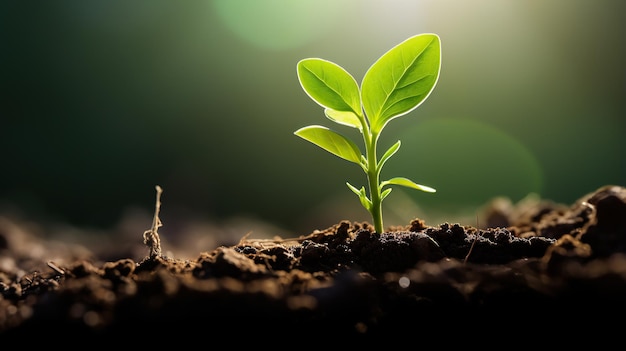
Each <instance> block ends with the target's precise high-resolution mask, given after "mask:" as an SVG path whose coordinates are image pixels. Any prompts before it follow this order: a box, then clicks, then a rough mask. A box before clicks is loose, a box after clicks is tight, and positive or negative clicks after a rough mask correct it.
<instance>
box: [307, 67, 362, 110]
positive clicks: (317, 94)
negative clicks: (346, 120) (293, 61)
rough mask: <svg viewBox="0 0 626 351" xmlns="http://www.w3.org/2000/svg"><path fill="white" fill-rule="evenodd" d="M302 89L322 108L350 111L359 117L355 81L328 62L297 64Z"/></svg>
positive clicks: (359, 108) (358, 96)
mask: <svg viewBox="0 0 626 351" xmlns="http://www.w3.org/2000/svg"><path fill="white" fill-rule="evenodd" d="M297 70H298V79H299V81H300V85H301V86H302V89H304V91H305V92H306V93H307V94H308V95H309V97H310V98H311V99H313V100H314V101H315V102H317V103H318V104H319V105H321V106H322V107H324V108H329V109H332V110H336V111H352V112H354V113H355V114H357V115H359V116H361V115H362V111H361V95H360V91H359V85H358V84H357V82H356V80H355V79H354V78H353V77H352V76H351V75H350V73H348V72H347V71H346V70H345V69H343V68H342V67H340V66H338V65H337V64H335V63H332V62H330V61H326V60H322V59H318V58H308V59H303V60H300V61H299V62H298V64H297Z"/></svg>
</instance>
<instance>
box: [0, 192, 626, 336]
mask: <svg viewBox="0 0 626 351" xmlns="http://www.w3.org/2000/svg"><path fill="white" fill-rule="evenodd" d="M157 208H158V206H157ZM155 212H156V213H157V214H158V210H157V211H155ZM484 218H485V221H486V222H485V225H484V226H483V227H482V228H476V227H472V226H461V225H459V224H454V223H443V224H439V225H435V226H429V225H427V224H426V223H424V222H423V221H422V220H420V219H414V220H412V221H411V222H410V223H409V224H408V225H406V226H405V227H398V228H389V230H388V231H387V232H385V233H380V234H378V233H375V232H374V231H373V226H371V225H370V224H368V223H355V222H350V221H342V222H340V223H337V224H336V225H333V226H332V227H329V228H327V229H325V230H319V231H314V232H312V233H310V234H308V235H302V236H294V237H293V238H282V239H281V238H276V239H253V238H249V237H247V236H246V235H242V236H241V240H240V241H239V242H238V243H237V244H235V245H220V246H218V247H215V248H214V249H212V250H211V251H206V252H197V257H196V258H195V259H191V260H188V259H177V258H176V257H167V256H165V255H162V254H161V251H160V247H158V244H159V243H158V242H155V240H156V241H158V231H157V230H148V231H146V233H144V236H145V237H146V243H144V242H142V233H140V232H139V233H137V236H136V239H137V242H138V244H139V245H141V247H142V249H143V250H144V251H143V252H144V253H145V255H146V256H145V258H143V259H140V260H134V259H132V256H130V254H129V256H128V258H121V259H115V260H109V259H108V258H107V257H112V256H107V255H105V254H103V250H102V248H100V250H98V249H97V248H95V247H94V248H85V247H82V246H81V247H75V246H71V244H70V243H68V245H67V247H58V245H51V244H49V243H48V242H46V240H47V239H45V238H40V237H36V236H28V237H27V235H26V234H25V232H26V230H23V228H20V226H19V225H18V224H16V223H10V222H9V221H7V220H5V221H4V222H0V224H2V225H0V293H1V295H0V341H1V342H3V343H4V342H5V341H15V342H19V343H20V345H22V346H24V347H26V346H29V345H34V343H37V342H43V343H46V344H50V345H52V344H56V343H58V342H62V341H63V340H65V341H69V340H72V339H73V338H76V337H77V336H80V337H81V338H88V337H92V338H93V339H94V340H98V341H97V342H98V345H99V346H105V345H111V346H114V345H116V344H117V345H119V343H120V338H133V339H134V340H138V341H140V342H141V343H143V345H144V346H149V345H156V346H159V345H160V346H163V345H165V344H162V343H167V342H171V341H173V340H175V339H178V340H180V339H184V340H187V341H192V342H202V341H205V342H209V341H211V342H214V341H215V340H217V339H223V340H228V342H229V343H231V345H238V346H241V347H245V345H250V344H259V343H268V344H269V345H271V346H272V347H290V348H293V347H304V346H311V345H313V344H315V343H319V344H322V343H321V342H319V341H318V340H319V339H321V338H322V339H324V340H325V341H324V344H326V345H331V344H332V343H331V341H330V340H339V338H340V340H342V341H350V342H356V341H364V342H370V341H372V340H376V339H381V338H385V339H388V340H390V341H391V340H393V339H397V338H399V339H402V340H406V338H413V337H415V336H417V335H421V337H422V338H428V337H431V338H432V335H434V334H430V333H431V332H437V331H439V332H443V333H446V334H447V335H449V336H450V337H451V338H454V337H455V335H457V334H456V333H457V332H458V331H459V330H463V331H465V332H467V334H470V333H474V334H473V335H474V337H473V338H484V334H485V333H487V334H492V333H495V332H496V331H499V332H507V331H508V332H509V333H511V332H512V331H513V330H515V331H516V332H515V333H514V334H515V335H516V336H515V338H521V339H524V338H525V337H522V336H521V335H522V334H521V333H530V334H532V335H535V333H540V334H543V336H547V335H552V336H554V334H553V333H554V331H555V328H556V327H557V326H559V325H560V326H563V325H567V326H568V328H569V330H570V332H571V334H569V335H568V336H566V337H563V339H569V340H570V341H571V340H576V339H577V338H580V337H581V335H588V333H589V328H590V326H596V327H598V326H603V327H604V326H609V325H613V326H619V325H622V324H621V323H622V322H621V321H620V320H621V319H623V317H624V316H626V188H623V187H621V186H605V187H602V188H600V189H598V190H597V191H595V192H593V193H590V194H588V195H585V196H582V197H581V198H580V200H579V201H576V202H575V203H573V204H571V205H562V204H555V203H552V202H550V201H543V200H538V201H534V202H533V201H530V202H529V201H526V202H523V203H522V202H520V203H519V204H515V205H511V206H505V205H502V204H501V203H500V202H497V201H494V202H493V204H491V206H489V207H488V208H486V209H485V213H484ZM155 219H156V220H157V221H158V215H155ZM155 224H160V223H155ZM154 229H158V225H157V226H155V227H154ZM154 234H156V235H154ZM144 244H147V245H148V246H150V250H149V249H148V247H146V246H145V245H144ZM164 249H166V248H165V247H164ZM55 250H56V251H55ZM59 250H61V251H59ZM120 250H121V249H120ZM59 252H62V254H63V255H65V256H62V257H61V258H58V257H59ZM53 258H54V259H53ZM607 316H613V317H611V318H609V317H607ZM615 318H617V319H615ZM583 329H584V332H582V331H581V330H583ZM407 333H409V334H407ZM467 334H465V335H467ZM290 335H291V336H293V335H298V338H299V341H298V343H297V344H292V343H291V342H290V343H289V344H283V342H285V343H287V340H290V339H288V336H290ZM507 335H508V334H507ZM620 335H621V334H620ZM532 337H533V338H535V337H536V336H532ZM533 340H536V339H533ZM436 342H437V343H438V344H439V345H441V346H445V345H448V343H449V342H451V340H446V339H440V338H438V339H437V340H436ZM333 343H334V342H333ZM511 343H515V341H512V340H509V341H508V345H510V344H511ZM537 343H538V342H537Z"/></svg>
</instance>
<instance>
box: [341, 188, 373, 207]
mask: <svg viewBox="0 0 626 351" xmlns="http://www.w3.org/2000/svg"><path fill="white" fill-rule="evenodd" d="M346 185H347V186H348V188H350V190H352V192H353V193H355V194H356V195H357V196H358V197H359V201H361V206H363V207H364V208H365V209H366V210H368V211H371V209H372V201H370V199H368V198H367V194H366V193H365V187H364V186H362V187H361V189H357V188H356V187H354V186H353V185H352V184H350V183H348V182H346Z"/></svg>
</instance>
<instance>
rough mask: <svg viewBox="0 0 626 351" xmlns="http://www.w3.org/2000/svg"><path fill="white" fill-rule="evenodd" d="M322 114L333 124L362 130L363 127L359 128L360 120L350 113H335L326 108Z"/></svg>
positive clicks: (335, 111)
mask: <svg viewBox="0 0 626 351" xmlns="http://www.w3.org/2000/svg"><path fill="white" fill-rule="evenodd" d="M324 114H325V115H326V117H328V119H330V120H331V121H333V122H335V123H339V124H343V125H344V126H348V127H352V128H357V129H359V130H363V127H362V126H361V120H360V119H359V117H358V116H357V115H355V114H354V112H352V111H337V110H333V109H330V108H327V109H325V110H324Z"/></svg>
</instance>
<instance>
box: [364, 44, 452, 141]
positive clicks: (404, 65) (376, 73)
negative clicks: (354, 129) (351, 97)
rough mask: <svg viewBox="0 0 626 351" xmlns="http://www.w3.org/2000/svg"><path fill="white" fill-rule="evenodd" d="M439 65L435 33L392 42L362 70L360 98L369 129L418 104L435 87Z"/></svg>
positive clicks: (378, 131)
mask: <svg viewBox="0 0 626 351" xmlns="http://www.w3.org/2000/svg"><path fill="white" fill-rule="evenodd" d="M440 68H441V44H440V40H439V36H437V35H436V34H419V35H416V36H413V37H411V38H409V39H407V40H405V41H403V42H402V43H400V44H398V45H396V46H395V47H393V48H392V49H391V50H389V51H387V52H386V53H385V54H384V55H383V56H381V57H380V58H379V59H378V60H377V61H376V62H375V63H374V64H373V65H372V66H371V67H370V68H369V70H368V71H367V72H366V73H365V76H364V77H363V82H362V84H361V94H362V95H361V99H362V100H363V108H364V110H365V114H366V115H367V117H368V119H369V120H370V124H371V128H372V132H373V133H380V131H381V130H382V129H383V128H384V126H385V125H386V124H387V123H388V122H389V121H390V120H392V119H393V118H396V117H399V116H402V115H404V114H407V113H409V112H410V111H412V110H413V109H415V108H416V107H417V106H419V105H420V104H421V103H422V102H423V101H424V100H425V99H426V98H427V97H428V95H429V94H430V92H431V91H432V90H433V88H434V87H435V84H436V83H437V80H438V78H439V71H440Z"/></svg>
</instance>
